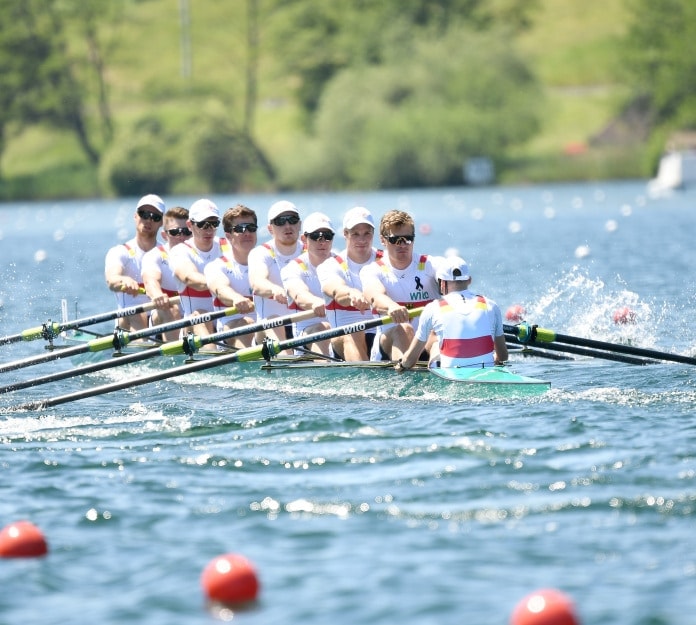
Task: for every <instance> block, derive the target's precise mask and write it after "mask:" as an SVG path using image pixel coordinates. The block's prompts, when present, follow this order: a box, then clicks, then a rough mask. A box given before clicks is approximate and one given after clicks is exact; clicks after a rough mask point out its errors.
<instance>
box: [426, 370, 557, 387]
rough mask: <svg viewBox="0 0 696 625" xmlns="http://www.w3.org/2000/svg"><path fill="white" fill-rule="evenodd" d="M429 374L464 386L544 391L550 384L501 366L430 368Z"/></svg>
mask: <svg viewBox="0 0 696 625" xmlns="http://www.w3.org/2000/svg"><path fill="white" fill-rule="evenodd" d="M430 372H431V373H432V374H434V375H436V376H437V377H439V378H442V379H443V380H448V381H450V382H459V383H464V384H490V385H505V386H538V387H541V388H543V389H544V390H546V389H548V388H550V386H551V382H547V381H545V380H540V379H538V378H532V377H529V376H526V375H520V374H519V373H515V372H513V371H510V370H509V369H508V368H506V367H502V366H496V367H450V368H431V369H430Z"/></svg>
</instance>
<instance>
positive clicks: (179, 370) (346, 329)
mask: <svg viewBox="0 0 696 625" xmlns="http://www.w3.org/2000/svg"><path fill="white" fill-rule="evenodd" d="M421 312H423V309H422V308H418V309H414V310H410V311H409V316H410V318H414V317H416V316H417V315H419V314H420V313H421ZM387 323H391V317H389V316H385V317H378V318H375V319H370V320H367V321H364V322H359V323H353V324H349V325H346V326H339V327H337V328H332V329H330V330H324V331H322V332H317V333H315V334H308V335H305V336H301V337H298V338H295V339H288V340H286V341H270V342H269V343H265V344H264V345H258V346H254V347H245V348H242V349H240V350H239V351H237V352H236V353H234V354H228V355H223V356H216V357H215V358H209V359H207V360H197V361H194V362H191V363H188V364H185V365H181V366H178V367H173V368H172V369H167V370H165V371H159V372H157V373H153V374H150V375H146V376H140V377H138V378H132V379H129V380H124V381H121V382H114V383H112V384H106V385H104V386H98V387H96V388H91V389H85V390H82V391H78V392H76V393H70V394H68V395H61V396H60V397H53V398H50V399H43V400H38V401H33V402H27V403H24V404H20V405H18V406H14V407H11V408H8V409H6V410H9V411H15V410H41V409H43V408H50V407H52V406H58V405H60V404H65V403H68V402H72V401H77V400H79V399H85V398H87V397H95V396H97V395H104V394H106V393H112V392H114V391H120V390H124V389H127V388H133V387H136V386H142V385H144V384H149V383H151V382H159V381H162V380H167V379H169V378H174V377H177V376H180V375H186V374H189V373H194V372H197V371H205V370H206V369H212V368H213V367H220V366H222V365H226V364H230V363H233V362H249V361H252V360H260V359H262V358H264V357H266V356H267V355H269V352H270V356H274V355H277V354H279V353H280V352H281V351H283V350H286V349H292V348H293V347H300V346H302V345H309V344H310V343H315V342H319V341H325V340H328V339H331V338H335V337H338V336H344V335H347V334H353V333H356V332H362V331H363V330H368V329H370V328H376V327H377V326H380V325H384V324H387Z"/></svg>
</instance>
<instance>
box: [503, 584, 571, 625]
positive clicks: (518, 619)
mask: <svg viewBox="0 0 696 625" xmlns="http://www.w3.org/2000/svg"><path fill="white" fill-rule="evenodd" d="M510 625H580V621H579V619H578V618H577V616H576V615H575V606H574V605H573V602H572V601H571V600H570V599H569V598H568V597H567V596H566V595H565V594H563V593H562V592H561V591H559V590H554V589H553V588H543V589H541V590H535V591H534V592H533V593H531V594H529V595H527V596H526V597H524V598H523V599H522V600H521V601H520V602H519V603H518V604H517V605H516V606H515V609H514V610H513V611H512V615H511V616H510Z"/></svg>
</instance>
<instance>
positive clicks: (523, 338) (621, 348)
mask: <svg viewBox="0 0 696 625" xmlns="http://www.w3.org/2000/svg"><path fill="white" fill-rule="evenodd" d="M503 331H504V332H507V333H510V334H515V335H516V336H517V338H518V339H519V341H520V343H522V344H523V345H528V344H531V345H537V346H538V347H544V343H549V344H550V343H557V344H567V345H577V346H579V347H589V348H591V349H598V350H604V351H606V352H617V353H619V354H629V355H632V356H639V357H642V358H651V359H653V360H663V361H669V362H678V363H681V364H686V365H696V358H692V357H691V356H682V355H681V354H672V353H669V352H661V351H658V350H655V349H648V348H645V347H634V346H632V345H622V344H620V343H608V342H605V341H597V340H595V339H585V338H582V337H577V336H569V335H567V334H558V333H556V332H554V331H553V330H549V329H547V328H540V327H539V326H536V325H530V324H528V323H526V322H523V323H520V324H519V325H514V326H511V325H503ZM595 356H597V357H600V358H601V357H602V356H601V355H600V354H595ZM640 364H645V363H640Z"/></svg>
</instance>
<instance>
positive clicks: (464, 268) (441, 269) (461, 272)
mask: <svg viewBox="0 0 696 625" xmlns="http://www.w3.org/2000/svg"><path fill="white" fill-rule="evenodd" d="M435 277H436V278H437V279H438V280H452V281H455V282H456V281H459V280H468V279H469V278H471V276H470V275H469V265H467V264H466V261H465V260H464V259H463V258H459V256H449V257H448V258H445V259H444V260H443V261H442V262H440V263H439V264H438V266H437V271H436V272H435Z"/></svg>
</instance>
